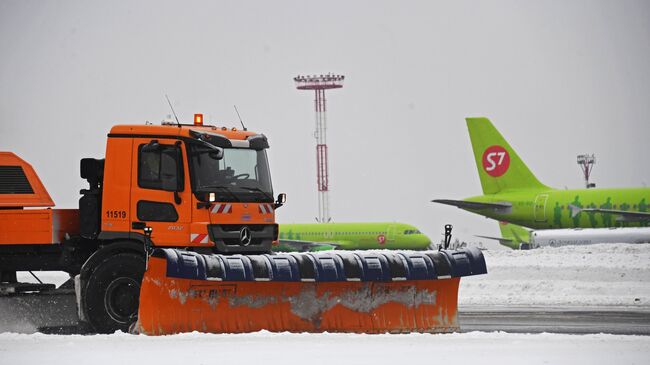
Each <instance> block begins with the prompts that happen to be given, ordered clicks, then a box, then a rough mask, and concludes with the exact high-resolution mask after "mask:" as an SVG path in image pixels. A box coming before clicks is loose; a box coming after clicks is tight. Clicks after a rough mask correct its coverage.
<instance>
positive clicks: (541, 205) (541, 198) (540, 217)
mask: <svg viewBox="0 0 650 365" xmlns="http://www.w3.org/2000/svg"><path fill="white" fill-rule="evenodd" d="M546 200H548V194H539V195H537V196H536V197H535V207H534V214H535V222H546Z"/></svg>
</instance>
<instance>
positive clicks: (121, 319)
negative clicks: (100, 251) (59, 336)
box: [84, 253, 145, 333]
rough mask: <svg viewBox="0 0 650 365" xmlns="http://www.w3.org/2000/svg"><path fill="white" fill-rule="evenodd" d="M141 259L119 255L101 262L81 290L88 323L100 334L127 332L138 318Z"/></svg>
mask: <svg viewBox="0 0 650 365" xmlns="http://www.w3.org/2000/svg"><path fill="white" fill-rule="evenodd" d="M144 269H145V260H144V257H142V256H141V255H138V254H136V253H119V254H115V255H112V256H110V257H108V258H107V259H105V260H104V261H102V263H100V264H99V265H98V266H97V268H96V269H95V270H94V271H93V273H92V275H91V276H90V279H89V280H88V284H87V286H86V290H85V296H84V299H85V306H86V308H85V309H86V310H85V312H86V315H87V316H88V321H89V322H90V323H91V324H92V325H93V327H94V328H95V330H96V331H97V332H100V333H113V332H115V331H117V330H121V331H123V332H127V331H128V329H129V325H131V323H132V322H134V321H135V319H136V318H137V315H138V305H139V303H140V283H141V282H142V276H143V275H144Z"/></svg>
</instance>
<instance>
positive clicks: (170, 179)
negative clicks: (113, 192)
mask: <svg viewBox="0 0 650 365" xmlns="http://www.w3.org/2000/svg"><path fill="white" fill-rule="evenodd" d="M143 146H146V145H144V144H142V145H140V146H139V148H138V186H139V187H141V188H145V189H157V190H167V191H182V190H183V163H182V158H181V149H180V148H179V147H178V146H167V145H160V148H157V149H143Z"/></svg>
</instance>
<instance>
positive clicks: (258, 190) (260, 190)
mask: <svg viewBox="0 0 650 365" xmlns="http://www.w3.org/2000/svg"><path fill="white" fill-rule="evenodd" d="M237 187H238V188H242V189H246V190H250V191H257V192H260V193H262V195H264V197H265V198H267V199H270V200H273V196H272V195H270V194H269V193H267V192H266V191H264V190H262V189H260V188H257V187H251V186H241V185H240V186H237Z"/></svg>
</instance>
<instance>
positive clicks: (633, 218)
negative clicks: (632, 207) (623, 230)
mask: <svg viewBox="0 0 650 365" xmlns="http://www.w3.org/2000/svg"><path fill="white" fill-rule="evenodd" d="M569 209H571V217H572V218H573V217H575V216H577V215H578V214H580V213H581V212H585V213H603V214H612V215H616V216H618V218H617V220H618V221H625V222H642V221H649V220H650V213H649V212H639V211H629V210H616V209H602V208H580V207H577V206H575V205H573V204H569Z"/></svg>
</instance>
